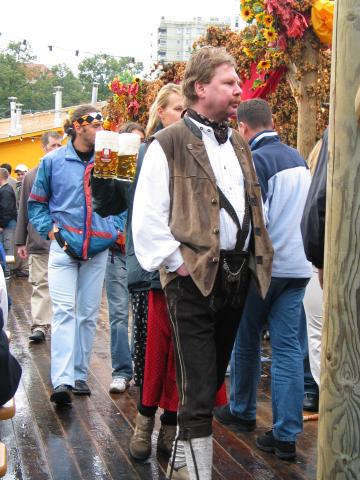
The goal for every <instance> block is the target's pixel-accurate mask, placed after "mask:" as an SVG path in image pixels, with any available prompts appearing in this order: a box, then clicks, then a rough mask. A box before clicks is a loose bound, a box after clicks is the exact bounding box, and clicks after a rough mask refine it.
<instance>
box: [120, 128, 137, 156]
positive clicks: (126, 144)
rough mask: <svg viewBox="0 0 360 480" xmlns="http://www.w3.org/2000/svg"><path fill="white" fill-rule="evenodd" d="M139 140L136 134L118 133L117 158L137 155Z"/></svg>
mask: <svg viewBox="0 0 360 480" xmlns="http://www.w3.org/2000/svg"><path fill="white" fill-rule="evenodd" d="M140 143H141V138H140V135H137V134H136V133H120V135H119V150H118V153H119V156H120V155H137V154H138V151H139V148H140Z"/></svg>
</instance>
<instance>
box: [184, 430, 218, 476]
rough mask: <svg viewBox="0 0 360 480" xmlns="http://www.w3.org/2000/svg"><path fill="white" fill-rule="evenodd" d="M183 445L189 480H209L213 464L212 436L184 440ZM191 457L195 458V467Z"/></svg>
mask: <svg viewBox="0 0 360 480" xmlns="http://www.w3.org/2000/svg"><path fill="white" fill-rule="evenodd" d="M190 442H191V445H190ZM183 443H184V448H185V458H186V464H187V467H188V470H189V476H190V480H211V470H212V464H213V439H212V435H209V436H208V437H201V438H192V439H191V440H184V441H183ZM191 450H192V451H191ZM193 455H194V457H195V465H194V459H193Z"/></svg>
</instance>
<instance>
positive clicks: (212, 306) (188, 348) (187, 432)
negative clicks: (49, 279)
mask: <svg viewBox="0 0 360 480" xmlns="http://www.w3.org/2000/svg"><path fill="white" fill-rule="evenodd" d="M189 122H191V121H190V120H189ZM191 124H192V125H191V126H190V125H188V126H189V128H191V130H193V127H195V128H196V129H197V127H196V126H195V125H194V124H193V122H191ZM219 194H220V206H221V207H223V208H225V209H226V211H227V212H228V213H229V215H230V217H231V218H232V219H233V220H234V222H235V223H236V225H237V226H238V234H237V242H236V246H235V248H234V250H231V251H222V252H221V255H220V257H221V262H220V265H219V269H218V273H217V277H216V280H215V284H214V288H213V290H212V292H211V294H210V295H209V296H207V297H205V296H204V295H203V294H202V293H201V292H200V290H199V289H198V288H197V286H196V285H195V283H194V282H193V280H192V278H191V276H187V277H181V276H178V277H177V278H175V279H174V280H172V281H171V282H170V283H169V284H168V285H166V286H165V289H164V291H165V294H166V298H167V303H168V309H169V314H170V321H171V326H172V332H173V337H174V346H175V351H176V376H177V385H178V391H179V401H180V405H179V413H178V423H179V439H181V440H188V439H190V438H199V437H206V436H209V435H211V433H212V411H213V407H214V399H215V395H216V391H217V389H218V388H219V387H220V385H221V384H222V383H223V381H224V377H225V372H226V368H227V365H228V362H229V360H230V355H231V351H232V348H233V344H234V339H235V336H236V333H237V329H238V326H239V323H240V319H241V313H242V309H243V306H244V303H245V299H246V294H247V290H248V285H249V278H250V275H249V270H248V253H247V252H245V251H244V245H245V241H246V239H247V237H248V233H249V226H250V208H249V202H248V199H246V201H245V215H244V221H243V228H241V226H240V222H239V219H238V217H237V214H236V212H235V210H234V208H233V207H232V205H231V204H230V202H229V201H228V200H227V199H226V197H225V195H223V194H222V193H220V192H219ZM245 197H246V195H245Z"/></svg>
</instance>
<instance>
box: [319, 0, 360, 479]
mask: <svg viewBox="0 0 360 480" xmlns="http://www.w3.org/2000/svg"><path fill="white" fill-rule="evenodd" d="M359 48H360V1H359V0H337V2H336V7H335V15H334V36H333V52H332V55H333V57H332V69H331V100H330V103H331V107H330V136H329V150H330V157H329V166H328V180H327V204H326V240H325V289H324V328H323V335H322V365H321V370H322V373H321V392H320V421H319V436H318V470H317V479H318V480H332V479H341V480H346V479H358V478H360V195H359V181H360V129H359V124H358V118H357V116H356V114H355V98H356V93H357V91H358V88H359V85H360V56H359Z"/></svg>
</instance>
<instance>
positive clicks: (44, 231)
mask: <svg viewBox="0 0 360 480" xmlns="http://www.w3.org/2000/svg"><path fill="white" fill-rule="evenodd" d="M93 161H94V157H92V158H91V160H90V162H89V163H88V164H87V165H86V164H84V162H82V161H81V160H80V158H79V157H78V155H77V154H76V152H75V150H74V147H73V144H72V142H71V141H69V142H68V144H67V145H66V146H64V147H61V148H59V149H57V150H54V151H52V152H50V153H48V154H47V155H45V157H44V158H43V159H42V161H41V163H40V165H39V169H38V172H37V175H36V179H35V182H34V185H33V187H32V190H31V194H30V197H29V200H28V212H29V221H30V223H31V224H32V225H33V226H34V227H35V229H36V230H37V231H38V233H39V234H40V235H41V236H42V237H43V238H48V232H49V231H50V230H52V228H53V225H54V224H55V225H56V226H57V227H58V228H59V231H60V233H61V237H62V238H63V240H64V241H66V242H67V244H68V245H70V247H71V248H72V250H73V251H74V253H75V254H76V255H77V256H79V257H81V258H82V259H84V260H87V259H88V258H91V257H92V256H94V255H95V254H96V253H99V252H101V251H103V250H106V249H107V248H108V247H110V246H111V245H113V243H114V242H115V240H116V239H117V236H118V232H117V229H116V228H115V226H114V220H113V217H112V216H109V217H105V218H102V217H100V215H98V214H97V213H95V212H93V209H92V198H91V189H90V174H91V170H92V168H93Z"/></svg>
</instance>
